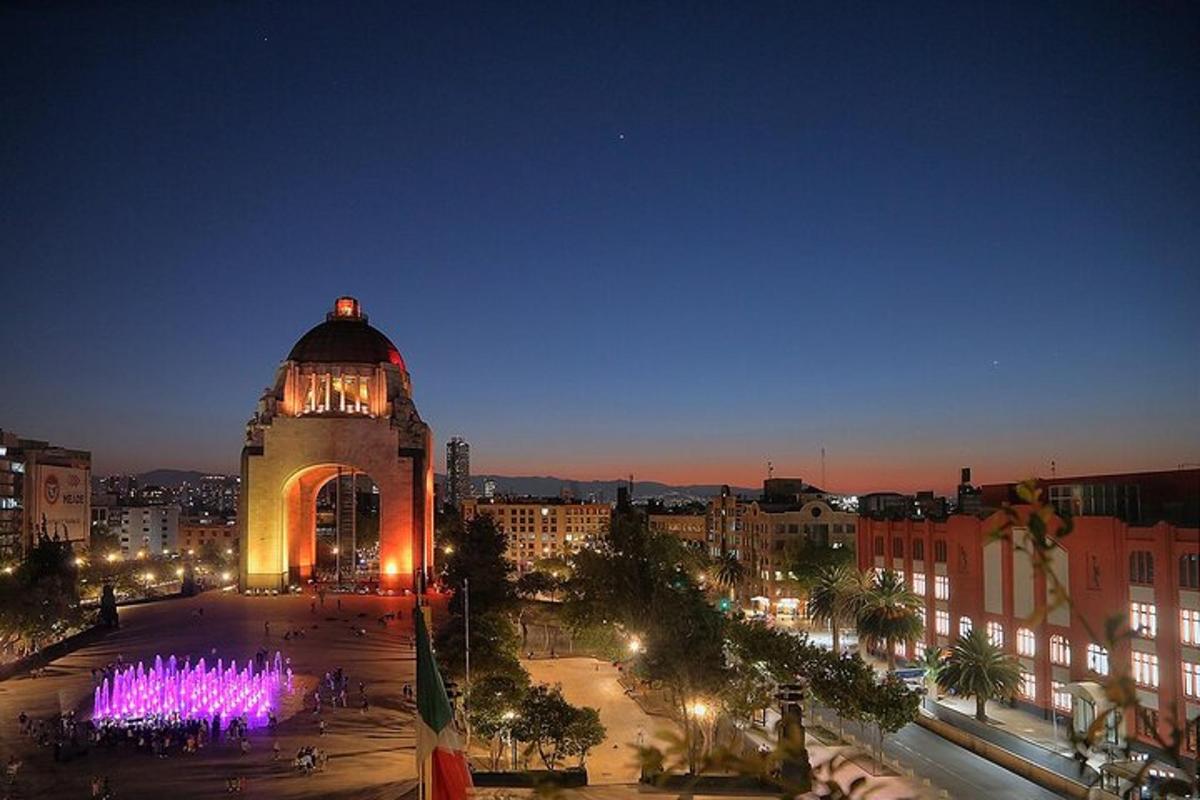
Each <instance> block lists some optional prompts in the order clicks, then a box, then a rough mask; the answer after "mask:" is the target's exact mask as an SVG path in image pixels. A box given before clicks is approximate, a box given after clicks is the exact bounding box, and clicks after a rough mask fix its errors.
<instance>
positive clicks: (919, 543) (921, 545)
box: [912, 539, 925, 561]
mask: <svg viewBox="0 0 1200 800" xmlns="http://www.w3.org/2000/svg"><path fill="white" fill-rule="evenodd" d="M912 545H913V561H924V560H925V540H924V539H913V543H912Z"/></svg>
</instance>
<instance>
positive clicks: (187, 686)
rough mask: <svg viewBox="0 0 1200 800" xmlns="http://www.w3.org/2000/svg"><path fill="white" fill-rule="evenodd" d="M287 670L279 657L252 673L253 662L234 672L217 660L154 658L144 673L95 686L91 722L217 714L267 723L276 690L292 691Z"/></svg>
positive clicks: (133, 669)
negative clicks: (213, 662) (181, 662)
mask: <svg viewBox="0 0 1200 800" xmlns="http://www.w3.org/2000/svg"><path fill="white" fill-rule="evenodd" d="M291 684H292V670H291V668H290V667H289V668H287V669H284V666H283V657H282V656H281V655H280V654H279V653H276V654H275V658H274V660H273V661H272V662H271V663H270V664H269V665H268V666H267V667H266V668H264V669H262V670H258V671H255V669H254V663H253V662H252V661H247V662H246V666H245V667H243V668H242V669H240V670H239V669H238V667H237V662H236V661H231V662H230V663H229V664H228V665H226V664H225V663H224V662H223V661H222V660H221V659H217V663H216V666H213V667H210V666H208V665H207V664H206V663H205V661H204V659H203V658H201V659H200V660H199V661H198V662H197V663H196V664H195V665H193V664H192V663H191V659H190V658H189V659H188V660H187V661H185V662H184V663H183V664H182V665H180V664H179V663H178V662H177V661H176V660H175V656H171V657H170V658H168V659H167V660H166V661H165V662H164V661H163V659H162V656H155V657H154V666H153V667H151V668H150V669H149V670H147V669H146V668H145V667H144V666H143V664H142V662H141V661H139V662H138V663H137V666H132V665H131V666H128V667H125V668H124V669H121V670H118V671H117V673H116V674H115V675H114V676H113V679H112V683H111V685H110V684H109V680H108V678H105V679H104V681H103V682H102V683H101V684H100V686H99V687H97V689H96V692H95V697H94V700H93V705H92V718H93V719H95V720H97V721H104V722H116V723H120V722H128V721H130V720H136V719H144V718H164V717H165V718H177V719H184V720H187V719H208V718H210V717H212V716H214V715H216V714H220V715H221V716H222V717H223V718H225V719H230V718H232V717H240V716H244V717H245V718H246V723H247V725H248V726H249V727H251V728H254V727H260V726H262V725H265V724H266V723H267V715H268V713H269V712H270V711H273V710H277V709H278V701H279V693H280V690H281V689H284V688H287V689H291Z"/></svg>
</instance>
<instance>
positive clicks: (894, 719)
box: [861, 672, 921, 761]
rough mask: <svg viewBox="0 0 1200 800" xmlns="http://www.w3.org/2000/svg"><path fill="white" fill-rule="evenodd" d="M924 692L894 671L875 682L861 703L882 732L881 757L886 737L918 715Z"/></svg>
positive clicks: (864, 713)
mask: <svg viewBox="0 0 1200 800" xmlns="http://www.w3.org/2000/svg"><path fill="white" fill-rule="evenodd" d="M920 704H921V693H920V692H918V691H916V690H914V689H910V688H909V687H908V685H907V684H906V683H905V682H904V681H902V680H901V679H900V678H898V677H896V674H895V673H894V672H889V673H888V674H887V675H885V676H884V678H883V680H882V681H879V682H878V683H876V684H875V685H874V686H873V687H872V689H871V691H870V693H869V694H867V696H866V697H865V698H864V702H863V704H862V710H861V713H862V717H863V719H865V720H866V721H868V722H871V723H873V724H874V725H875V729H876V730H877V731H878V733H879V750H878V752H879V760H880V761H882V760H883V737H884V734H887V733H895V732H896V731H898V730H900V729H901V728H903V727H904V726H905V725H907V724H908V723H910V722H912V721H913V720H914V719H916V717H917V708H918V706H920Z"/></svg>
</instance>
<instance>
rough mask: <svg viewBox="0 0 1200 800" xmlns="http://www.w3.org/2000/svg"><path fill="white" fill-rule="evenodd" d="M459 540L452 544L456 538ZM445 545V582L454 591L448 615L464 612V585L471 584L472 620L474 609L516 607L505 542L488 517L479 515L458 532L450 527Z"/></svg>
mask: <svg viewBox="0 0 1200 800" xmlns="http://www.w3.org/2000/svg"><path fill="white" fill-rule="evenodd" d="M456 535H457V536H458V537H459V538H458V540H457V541H455V536H456ZM447 536H448V538H447V541H446V544H447V545H449V546H450V547H451V548H452V552H451V554H450V556H449V557H448V558H447V559H446V563H445V571H444V579H445V581H446V585H447V586H449V587H450V588H452V589H453V590H454V596H453V597H451V598H450V611H451V612H452V613H454V614H462V612H463V582H464V581H470V591H471V606H472V618H474V615H475V613H476V611H475V610H476V609H481V610H487V611H507V610H509V609H511V608H512V607H513V605H514V604H515V603H516V596H515V594H514V592H513V582H512V581H511V580H510V578H509V576H510V574H511V573H512V569H513V567H512V563H511V562H509V561H508V559H506V558H505V557H504V556H505V552H506V551H507V549H508V540H507V539H506V538H505V536H504V534H503V533H501V532H500V531H499V530H498V529H497V528H496V523H495V522H494V521H493V520H492V518H491V517H490V516H488V515H487V514H480V515H479V516H478V517H476V518H475V519H473V520H471V522H470V523H469V524H467V525H466V527H465V528H462V529H461V530H459V529H457V528H454V527H453V526H451V527H450V528H449V529H448V533H447Z"/></svg>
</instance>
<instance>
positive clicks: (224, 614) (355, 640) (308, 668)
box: [0, 592, 416, 800]
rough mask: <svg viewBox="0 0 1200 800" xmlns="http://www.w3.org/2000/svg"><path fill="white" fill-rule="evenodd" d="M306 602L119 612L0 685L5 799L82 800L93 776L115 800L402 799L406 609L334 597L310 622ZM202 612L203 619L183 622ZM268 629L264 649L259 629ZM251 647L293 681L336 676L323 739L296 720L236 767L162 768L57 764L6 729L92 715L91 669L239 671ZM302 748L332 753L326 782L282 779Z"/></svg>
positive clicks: (186, 762)
mask: <svg viewBox="0 0 1200 800" xmlns="http://www.w3.org/2000/svg"><path fill="white" fill-rule="evenodd" d="M312 600H313V598H312V597H311V596H304V597H300V596H288V597H263V598H252V597H242V596H239V595H236V594H233V593H220V592H209V593H206V594H203V595H200V596H198V597H194V598H188V599H180V600H170V601H163V602H160V603H153V604H148V605H143V606H134V607H130V608H126V609H122V610H121V629H120V630H119V631H116V632H114V633H112V634H110V635H109V636H108V637H106V638H105V639H103V640H101V641H99V642H97V643H95V644H93V645H90V646H87V647H84V648H82V649H80V650H77V651H75V652H74V653H71V654H70V655H67V656H65V657H63V658H61V659H58V660H57V661H55V662H52V663H51V664H50V665H49V666H48V667H47V669H46V670H45V676H44V677H41V678H37V679H32V678H29V677H27V676H18V677H14V678H12V679H10V680H7V681H4V682H0V759H2V760H4V761H7V760H8V757H9V755H10V754H13V753H16V754H17V755H18V757H20V758H21V759H22V760H23V762H24V763H23V766H22V768H21V770H20V773H19V777H18V781H17V785H16V787H15V788H14V789H11V790H7V791H8V796H10V797H14V798H17V797H29V798H33V797H38V798H43V797H44V798H83V797H88V796H89V788H90V787H89V782H90V778H91V776H92V775H97V774H98V775H107V776H108V777H109V779H110V781H111V785H112V786H113V788H114V790H115V792H116V795H117V797H118V798H120V800H127V799H129V800H136V799H137V798H154V799H155V800H162V799H163V798H170V799H171V800H176V799H177V798H178V799H182V798H202V797H203V798H211V797H217V796H222V795H224V794H225V781H226V780H227V779H228V778H230V777H234V776H240V777H242V778H243V779H244V781H245V784H244V785H245V790H244V795H243V796H244V797H247V798H266V797H270V798H300V797H317V796H320V797H323V798H328V799H329V800H341V799H342V798H345V799H346V800H349V799H350V798H364V799H370V798H380V800H382V799H383V798H388V800H392V799H393V798H396V797H399V796H400V795H402V794H404V793H405V792H407V791H409V790H410V789H411V788H412V786H413V785H414V784H415V776H416V767H415V763H414V754H413V744H414V742H413V725H412V715H411V705H406V704H405V703H404V702H402V700H401V697H402V687H403V685H404V684H405V683H406V682H407V683H412V682H413V681H414V661H413V651H412V648H411V646H410V645H409V635H410V634H411V631H412V628H411V612H412V605H413V601H412V598H399V597H389V598H384V597H378V596H370V595H365V596H355V595H343V596H342V609H341V610H340V611H339V610H338V608H337V602H336V598H335V596H334V595H328V596H327V598H326V603H325V607H324V608H323V609H322V608H319V607H318V609H317V613H316V614H313V613H312V612H311V611H310V603H311V602H312ZM200 608H203V609H204V615H203V616H202V617H201V616H199V615H198V614H196V613H194V612H196V611H197V610H198V609H200ZM396 610H399V611H402V613H403V624H400V623H396V622H393V623H391V624H390V625H389V626H388V628H387V629H383V628H380V627H379V625H378V622H377V620H378V617H379V616H381V615H382V614H384V613H387V612H390V611H396ZM359 614H364V615H365V616H363V617H359V616H358V615H359ZM268 620H269V621H270V623H271V634H270V636H269V637H267V636H266V635H265V630H264V625H263V623H264V621H268ZM313 626H316V627H315V628H314V627H313ZM352 626H357V627H360V628H363V629H365V630H366V635H365V636H362V637H359V636H356V635H355V634H354V633H353V631H352V630H351V628H352ZM291 628H298V629H304V630H305V633H306V635H305V638H303V639H296V640H293V641H290V642H285V641H284V640H283V634H284V632H285V631H286V630H288V629H291ZM260 647H268V648H269V649H270V651H271V652H272V653H273V652H274V651H275V650H280V651H281V652H282V653H283V654H284V655H285V656H287V657H290V658H291V659H292V666H293V669H294V671H295V672H296V674H297V675H300V676H305V675H308V676H317V675H323V674H324V673H325V672H326V671H327V670H332V669H335V668H337V667H339V666H340V667H343V668H344V669H345V670H346V672H347V674H348V676H349V678H350V686H351V689H350V693H349V699H350V706H351V707H350V708H347V709H342V708H339V709H336V710H331V709H329V708H328V707H326V708H325V710H324V711H323V712H322V717H323V718H324V719H325V722H326V724H327V726H328V731H327V733H326V735H325V736H323V737H320V736H318V729H317V722H316V720H315V718H314V717H313V716H312V714H311V713H309V712H300V713H298V714H296V715H295V716H293V717H290V718H287V719H281V721H280V724H279V729H278V732H277V735H276V736H275V737H272V736H271V734H270V733H269V732H267V731H266V730H265V729H263V730H257V731H253V732H252V733H251V735H250V739H251V750H250V753H249V754H248V755H246V756H242V755H241V754H240V753H239V752H238V750H237V748H236V747H235V746H233V745H228V744H222V745H218V746H209V747H208V748H206V749H204V750H202V751H201V752H200V753H197V754H194V755H180V754H174V755H172V756H171V757H170V758H166V759H157V758H154V757H153V756H151V755H149V754H148V753H139V752H135V751H133V750H132V749H129V748H117V749H110V748H92V749H91V750H90V752H89V753H88V754H87V755H86V756H82V757H78V758H76V759H74V760H72V761H70V762H68V763H59V764H56V763H54V761H53V759H52V755H51V752H50V751H49V750H48V749H41V748H38V747H36V745H34V744H33V742H32V741H30V739H29V738H28V737H25V736H23V735H21V733H20V730H19V725H18V722H17V716H18V714H20V713H21V712H22V711H25V712H26V713H28V714H29V715H31V716H34V717H45V716H49V715H51V714H54V713H57V712H59V711H60V710H62V711H65V710H70V709H78V710H79V711H81V712H87V711H89V710H90V707H91V694H92V678H91V673H90V670H91V668H92V667H103V666H104V665H105V664H108V663H109V662H112V661H114V660H115V659H116V658H117V656H118V654H120V655H122V656H123V657H124V659H125V661H126V662H136V661H138V660H139V659H140V660H146V661H152V660H153V658H154V656H155V654H162V655H163V656H164V657H165V656H167V655H168V654H171V653H174V654H176V655H177V656H181V657H182V656H184V655H187V654H191V655H192V656H193V660H194V659H195V658H198V657H200V656H201V655H203V656H208V657H210V658H211V653H212V650H213V648H216V650H217V654H218V655H220V656H221V657H223V658H225V659H229V658H236V659H237V660H238V661H244V660H245V659H247V658H250V657H252V656H253V655H254V652H255V651H256V650H257V649H258V648H260ZM310 681H311V678H310ZM359 681H363V682H365V683H366V690H367V696H368V698H369V700H370V709H369V711H368V712H367V714H366V715H363V714H361V713H360V711H359V709H358V708H357V707H356V705H357V704H356V702H355V701H356V700H357V698H358V682H359ZM273 739H278V741H279V744H280V748H281V760H280V761H278V762H274V761H272V753H271V744H272V741H273ZM303 745H317V746H319V747H320V748H322V749H324V750H325V751H326V752H327V753H328V754H329V763H328V769H327V771H326V772H324V773H317V774H314V775H310V776H303V775H300V774H298V773H297V772H295V771H294V770H293V769H292V767H291V759H292V756H294V755H295V752H296V750H297V749H298V748H299V747H301V746H303Z"/></svg>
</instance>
